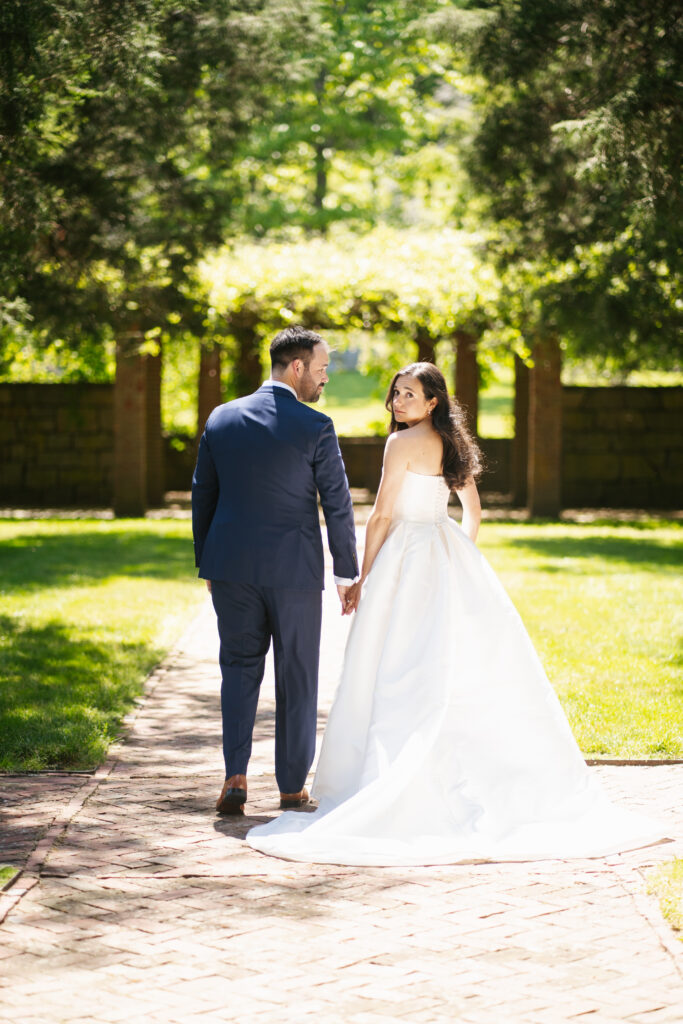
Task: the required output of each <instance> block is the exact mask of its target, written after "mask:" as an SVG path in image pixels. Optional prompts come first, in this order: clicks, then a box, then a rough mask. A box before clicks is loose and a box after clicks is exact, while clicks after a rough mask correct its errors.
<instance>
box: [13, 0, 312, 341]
mask: <svg viewBox="0 0 683 1024" xmlns="http://www.w3.org/2000/svg"><path fill="white" fill-rule="evenodd" d="M309 20H310V19H309V7H308V6H307V4H306V0H183V2H182V3H177V2H173V0H110V2H108V3H102V2H100V0H60V2H57V0H6V2H5V3H4V4H3V5H2V7H1V8H0V64H1V65H2V67H3V69H4V73H3V75H2V78H1V80H0V83H1V84H0V89H1V91H0V117H1V119H2V120H1V123H0V185H1V186H2V194H3V208H2V218H1V220H0V270H1V271H2V279H3V287H4V291H5V298H6V300H9V301H11V302H12V303H13V304H14V305H13V309H14V311H15V319H18V318H19V317H20V316H21V314H22V312H23V313H25V314H29V315H31V316H32V317H33V318H34V319H35V322H36V324H39V325H49V326H52V327H53V328H57V329H58V330H59V331H60V332H61V333H64V334H66V335H67V336H70V337H72V338H76V339H78V338H82V337H83V336H89V337H99V338H101V337H102V336H103V335H106V333H107V331H112V330H113V331H114V332H116V333H119V332H122V331H123V332H125V331H126V330H128V329H134V330H136V331H138V332H140V331H142V332H144V331H146V330H148V329H150V328H154V327H157V326H158V325H159V323H160V322H161V323H165V322H166V318H167V317H168V315H169V314H170V315H171V316H172V317H173V318H174V319H176V320H177V319H178V317H179V315H180V316H181V317H184V318H186V319H189V320H191V319H192V314H193V312H195V310H194V307H193V303H192V302H191V301H190V302H188V300H187V297H186V296H187V290H186V288H184V285H185V284H186V282H187V280H188V275H189V274H190V273H191V271H192V267H193V265H194V263H195V261H196V260H197V258H198V257H199V256H200V255H201V254H202V253H203V252H204V251H205V250H206V247H207V246H210V245H218V244H220V243H221V242H222V240H223V238H224V235H225V232H226V229H227V226H228V225H229V222H230V216H231V208H232V202H233V199H234V193H235V189H234V180H233V179H232V177H231V173H230V172H231V168H232V165H233V162H234V158H235V151H236V147H237V144H238V141H239V139H240V138H241V136H243V135H244V134H245V133H246V132H247V131H248V130H249V127H250V124H251V122H252V121H253V119H254V118H256V117H258V116H259V114H260V113H261V112H262V110H263V108H264V105H265V103H266V92H267V88H266V82H273V81H279V82H282V81H284V80H285V79H287V80H289V79H290V78H291V77H292V76H293V75H294V74H295V73H296V62H292V61H291V60H290V59H287V60H285V55H286V54H287V55H288V54H289V53H290V52H291V51H292V49H294V50H296V49H297V47H298V45H299V41H300V39H301V36H302V33H304V32H306V30H307V28H308V27H309Z"/></svg>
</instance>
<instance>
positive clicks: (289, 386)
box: [265, 377, 299, 402]
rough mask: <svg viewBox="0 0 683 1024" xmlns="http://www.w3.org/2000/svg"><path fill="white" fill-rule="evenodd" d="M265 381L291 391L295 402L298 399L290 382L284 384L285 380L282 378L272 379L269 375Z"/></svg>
mask: <svg viewBox="0 0 683 1024" xmlns="http://www.w3.org/2000/svg"><path fill="white" fill-rule="evenodd" d="M265 383H266V384H274V385H275V387H276V388H286V389H287V391H291V392H292V394H293V395H294V397H295V398H296V400H297V402H298V401H299V396H298V395H297V393H296V391H295V390H294V388H293V387H292V386H291V385H290V384H285V382H284V381H283V380H273V378H272V377H269V378H268V380H267V381H265Z"/></svg>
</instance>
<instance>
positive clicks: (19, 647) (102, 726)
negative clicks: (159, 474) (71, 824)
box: [0, 520, 203, 771]
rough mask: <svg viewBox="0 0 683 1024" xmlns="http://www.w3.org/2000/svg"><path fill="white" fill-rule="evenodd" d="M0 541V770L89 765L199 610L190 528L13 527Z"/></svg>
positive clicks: (174, 524) (1, 530) (144, 524)
mask: <svg viewBox="0 0 683 1024" xmlns="http://www.w3.org/2000/svg"><path fill="white" fill-rule="evenodd" d="M0 540H1V541H2V547H0V573H1V575H2V580H3V588H2V593H1V594H0V622H1V624H2V626H1V629H0V750H1V751H2V755H1V757H0V769H2V770H4V771H25V770H37V769H43V768H92V767H94V766H95V765H96V764H98V763H99V762H100V761H102V760H103V758H104V756H105V755H106V752H107V747H108V745H109V743H110V742H111V741H112V739H113V738H114V737H115V735H116V733H117V730H118V728H119V726H120V723H121V719H122V717H123V715H125V714H126V712H127V711H129V710H130V708H131V706H132V703H133V701H134V699H135V698H136V697H137V696H138V695H139V693H140V691H141V687H142V682H143V680H144V678H145V676H146V675H147V673H148V672H149V671H150V670H151V669H152V668H153V666H154V665H155V664H156V663H157V662H158V661H159V660H160V659H161V657H162V656H163V654H164V653H165V652H166V650H167V649H168V647H169V646H170V644H171V643H172V642H173V640H174V639H175V638H176V636H177V635H178V633H179V632H180V631H181V630H182V628H183V625H184V623H185V622H186V621H187V617H188V616H189V615H191V614H192V612H193V611H194V609H196V608H197V607H198V604H199V602H200V601H201V598H202V593H203V592H202V590H201V588H200V587H199V586H198V584H197V582H196V579H195V578H194V569H193V563H192V543H191V540H190V529H189V523H187V522H179V521H177V520H172V521H166V522H151V521H149V520H142V521H135V520H131V521H128V522H125V523H120V522H118V523H112V522H102V521H79V522H69V521H61V522H59V521H54V522H50V521H41V522H26V521H23V522H9V521H5V522H4V523H0ZM150 595H153V600H150Z"/></svg>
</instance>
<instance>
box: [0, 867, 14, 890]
mask: <svg viewBox="0 0 683 1024" xmlns="http://www.w3.org/2000/svg"><path fill="white" fill-rule="evenodd" d="M18 870H19V869H18V868H13V867H12V866H11V865H10V864H0V889H2V887H3V886H5V885H7V883H8V882H11V881H12V879H13V878H14V876H15V875H16V874H17V871H18Z"/></svg>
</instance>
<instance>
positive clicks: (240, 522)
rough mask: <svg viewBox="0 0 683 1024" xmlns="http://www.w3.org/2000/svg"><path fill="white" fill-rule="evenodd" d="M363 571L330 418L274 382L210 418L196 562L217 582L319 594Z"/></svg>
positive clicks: (202, 459)
mask: <svg viewBox="0 0 683 1024" xmlns="http://www.w3.org/2000/svg"><path fill="white" fill-rule="evenodd" d="M318 493H319V494H320V500H321V503H322V507H323V512H324V514H325V523H326V525H327V536H328V541H329V545H330V550H331V552H332V558H333V563H334V574H335V576H340V577H345V578H349V579H353V578H354V577H355V576H357V575H358V559H357V555H356V537H355V530H354V523H353V507H352V504H351V496H350V494H349V485H348V481H347V479H346V473H345V471H344V463H343V462H342V457H341V452H340V451H339V443H338V441H337V435H336V434H335V431H334V425H333V423H332V420H331V419H330V418H329V416H325V415H324V414H323V413H321V412H318V411H317V410H316V409H312V408H311V407H310V406H308V405H304V404H303V403H302V402H299V401H298V399H297V398H295V396H294V395H293V394H292V393H291V392H290V391H288V390H287V389H286V388H283V387H278V386H277V385H273V384H271V383H270V382H266V383H265V384H263V385H262V386H261V387H260V388H259V390H258V391H256V392H254V394H253V395H248V396H247V397H245V398H238V399H236V400H235V401H233V402H228V403H227V404H226V405H220V406H218V408H217V409H214V411H213V412H212V413H211V415H210V416H209V419H208V421H207V424H206V429H205V430H204V434H203V435H202V439H201V442H200V445H199V454H198V456H197V465H196V468H195V472H194V477H193V480H192V530H193V534H194V546H195V564H196V565H197V566H198V567H199V575H200V577H202V578H203V579H209V580H232V581H234V582H240V583H252V584H258V585H261V586H270V587H293V588H296V589H311V590H312V589H321V588H322V587H323V545H322V536H321V533H320V521H319V517H318V502H317V496H318Z"/></svg>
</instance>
